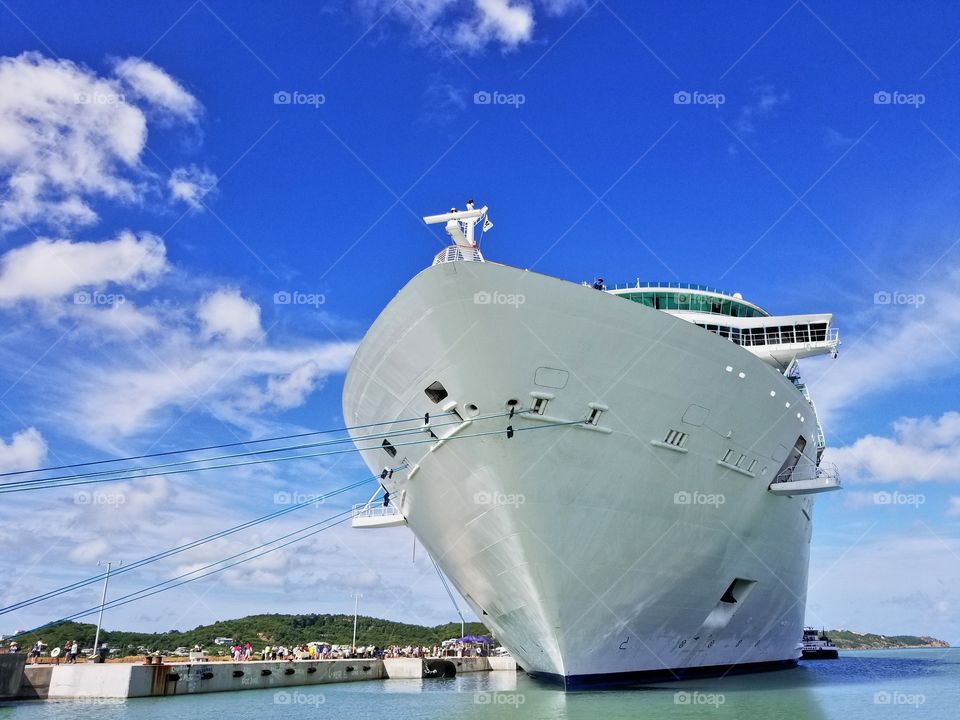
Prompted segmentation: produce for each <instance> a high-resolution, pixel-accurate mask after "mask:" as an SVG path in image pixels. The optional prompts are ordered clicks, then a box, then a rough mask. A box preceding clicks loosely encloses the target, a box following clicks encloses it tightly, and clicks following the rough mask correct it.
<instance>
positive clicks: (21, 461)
mask: <svg viewBox="0 0 960 720" xmlns="http://www.w3.org/2000/svg"><path fill="white" fill-rule="evenodd" d="M46 456H47V443H46V441H45V440H44V439H43V436H42V435H41V434H40V432H39V431H38V430H37V429H36V428H33V427H30V428H27V429H26V430H21V431H20V432H18V433H14V434H13V437H11V438H10V442H9V443H8V442H5V441H4V439H3V438H0V472H16V471H17V470H32V469H34V468H38V467H40V464H41V463H42V462H43V460H44V458H45V457H46Z"/></svg>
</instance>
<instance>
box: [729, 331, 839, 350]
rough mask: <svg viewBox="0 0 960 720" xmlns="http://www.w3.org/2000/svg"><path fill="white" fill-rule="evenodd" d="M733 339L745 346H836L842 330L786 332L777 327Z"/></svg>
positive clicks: (744, 334) (743, 334)
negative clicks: (760, 333)
mask: <svg viewBox="0 0 960 720" xmlns="http://www.w3.org/2000/svg"><path fill="white" fill-rule="evenodd" d="M731 339H733V338H731ZM733 341H734V342H735V343H737V344H738V345H741V346H743V347H770V346H777V347H784V348H786V347H791V348H793V347H797V348H816V347H836V346H837V345H839V344H840V330H839V329H838V328H827V330H826V331H825V332H824V331H822V330H821V331H816V330H808V331H800V330H797V331H792V332H788V333H785V332H782V331H781V330H779V329H777V330H774V331H772V332H765V333H764V334H763V335H756V336H754V335H750V334H748V333H742V334H741V335H740V338H739V341H738V340H736V339H734V340H733Z"/></svg>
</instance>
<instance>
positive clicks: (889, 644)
mask: <svg viewBox="0 0 960 720" xmlns="http://www.w3.org/2000/svg"><path fill="white" fill-rule="evenodd" d="M827 636H828V637H829V638H830V639H831V640H833V644H834V645H836V646H837V647H838V648H840V649H841V650H879V649H887V648H931V647H934V648H937V647H944V648H945V647H950V643H947V642H945V641H943V640H937V639H936V638H932V637H930V636H929V635H875V634H874V633H860V632H856V631H855V630H827Z"/></svg>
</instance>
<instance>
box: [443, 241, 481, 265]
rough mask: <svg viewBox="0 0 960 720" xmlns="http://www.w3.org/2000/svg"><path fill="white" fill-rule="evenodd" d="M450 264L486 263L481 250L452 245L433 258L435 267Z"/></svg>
mask: <svg viewBox="0 0 960 720" xmlns="http://www.w3.org/2000/svg"><path fill="white" fill-rule="evenodd" d="M448 262H484V259H483V255H482V254H481V253H480V248H475V247H463V246H461V245H450V246H449V247H445V248H444V249H443V250H441V251H440V252H438V253H437V255H436V257H434V258H433V264H434V265H440V264H441V263H448Z"/></svg>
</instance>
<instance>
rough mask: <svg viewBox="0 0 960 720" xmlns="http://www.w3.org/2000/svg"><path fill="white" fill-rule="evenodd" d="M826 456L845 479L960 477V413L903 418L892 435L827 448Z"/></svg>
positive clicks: (861, 439) (898, 421)
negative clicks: (933, 416) (936, 416)
mask: <svg viewBox="0 0 960 720" xmlns="http://www.w3.org/2000/svg"><path fill="white" fill-rule="evenodd" d="M827 459H828V460H829V461H830V462H834V463H836V464H837V466H838V467H839V468H840V472H841V475H842V477H844V479H854V480H873V481H876V482H903V481H906V482H911V481H925V480H958V479H960V413H957V412H953V411H951V412H947V413H944V414H943V415H941V416H940V417H939V418H929V417H924V418H901V419H900V420H897V421H896V422H895V423H894V424H893V435H892V436H891V437H879V436H876V435H866V436H865V437H862V438H859V439H858V440H857V441H856V442H854V443H853V444H851V445H848V446H846V447H838V448H828V449H827Z"/></svg>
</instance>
